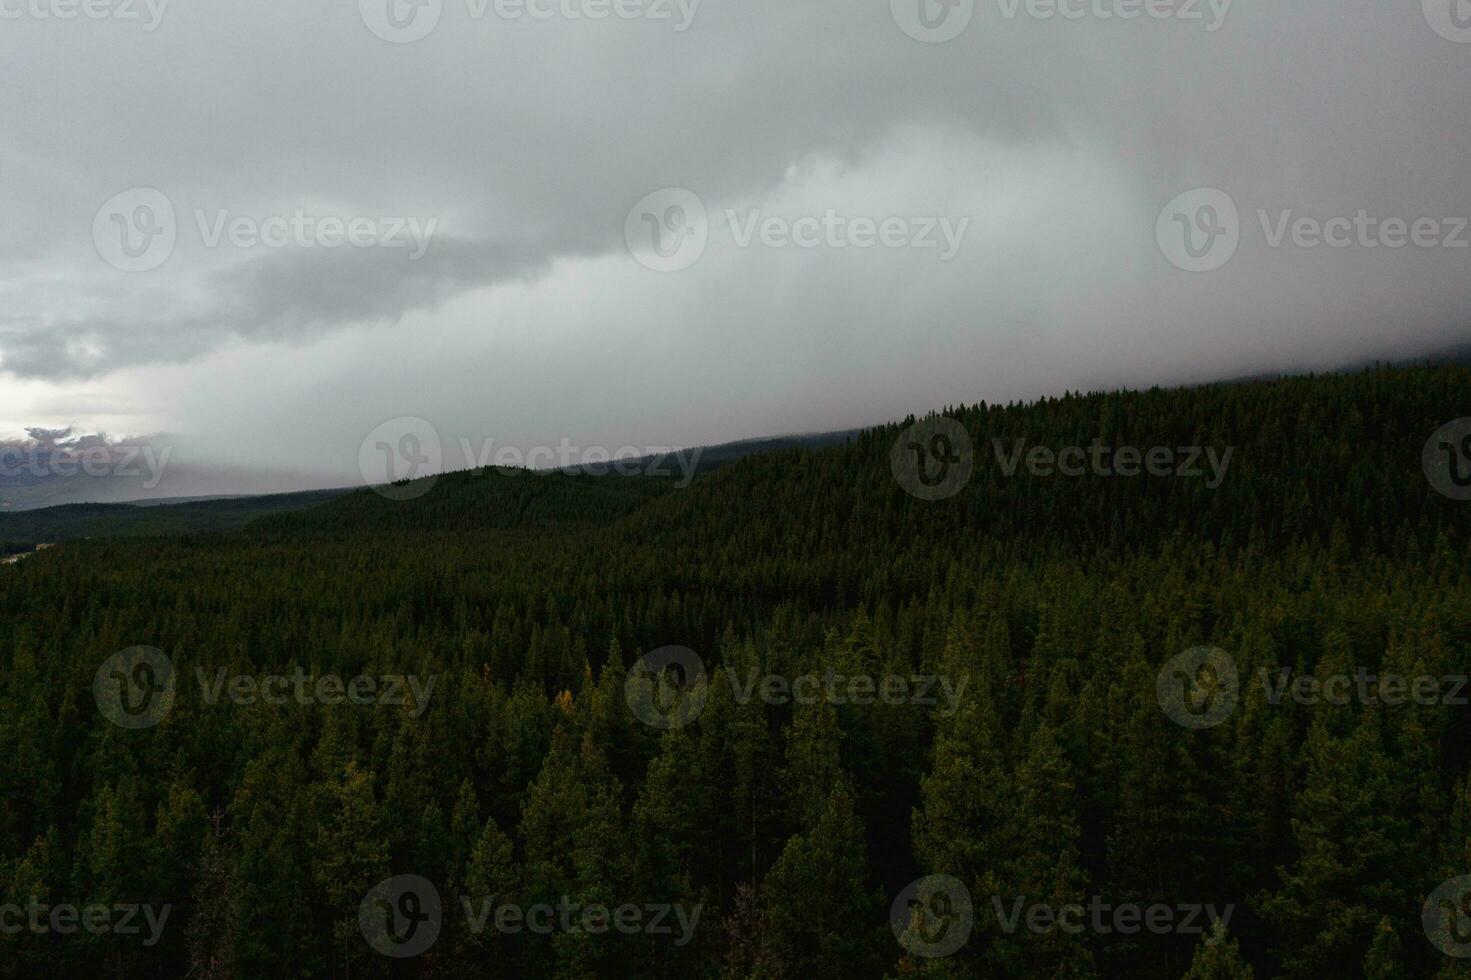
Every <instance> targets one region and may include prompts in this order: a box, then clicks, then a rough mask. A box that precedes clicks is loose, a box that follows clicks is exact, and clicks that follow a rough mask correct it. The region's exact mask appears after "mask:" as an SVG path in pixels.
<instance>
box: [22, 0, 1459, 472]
mask: <svg viewBox="0 0 1471 980" xmlns="http://www.w3.org/2000/svg"><path fill="white" fill-rule="evenodd" d="M529 2H530V4H531V7H532V8H534V10H528V9H527V7H526V5H525V4H520V3H516V2H515V0H500V2H499V3H497V2H496V0H490V2H489V4H488V5H482V4H481V3H480V2H479V0H417V3H416V2H411V0H361V2H358V0H289V2H287V0H265V2H259V3H241V2H239V0H172V2H169V3H166V4H164V3H162V0H0V436H6V435H20V434H21V433H22V432H23V431H24V430H25V429H26V428H28V427H35V426H41V427H47V428H64V427H68V426H71V427H74V428H75V430H76V431H78V432H87V433H91V432H106V433H110V434H113V435H115V436H147V435H151V434H155V433H170V434H173V435H171V437H170V438H176V439H177V440H178V446H179V449H178V453H180V454H184V455H185V456H186V458H187V460H188V462H189V463H190V464H192V465H206V464H220V465H228V466H229V467H231V468H232V472H240V471H242V470H245V471H250V470H253V471H255V472H257V473H267V472H270V473H277V472H279V473H281V474H289V476H286V475H283V476H281V477H280V488H286V487H287V486H293V485H302V484H317V485H327V484H340V483H344V482H360V481H359V479H358V476H357V474H358V473H359V472H360V469H359V456H360V449H361V448H362V446H363V442H364V439H365V438H367V437H368V436H369V434H370V433H371V432H373V431H374V430H375V429H377V428H379V427H381V426H382V425H383V424H385V423H390V420H393V419H396V418H399V417H404V416H412V417H417V418H423V419H425V420H428V421H429V422H430V423H432V425H433V426H434V429H435V431H437V433H438V435H439V437H440V438H441V439H442V442H443V446H444V453H443V455H444V458H445V465H446V467H447V468H452V469H453V468H459V465H460V463H461V446H462V440H468V441H469V442H470V443H471V444H472V445H474V446H477V447H483V446H484V445H485V444H486V443H487V441H488V440H494V441H495V444H496V445H501V444H512V445H517V446H520V447H523V448H527V447H532V446H536V445H551V446H555V445H558V444H559V443H560V442H561V441H562V440H569V441H570V442H571V443H572V444H574V445H576V446H582V447H591V446H605V447H610V448H615V449H616V448H618V447H622V446H633V447H640V448H643V447H659V446H667V445H690V444H696V443H708V442H718V441H726V440H731V439H738V438H743V437H750V436H758V435H767V434H775V433H784V432H796V431H816V430H824V429H834V428H847V427H852V426H856V425H862V424H866V423H874V422H880V421H884V420H888V419H892V418H896V417H902V416H903V415H904V414H906V413H909V412H917V413H918V412H923V411H925V410H927V409H930V408H937V407H941V406H943V405H946V404H951V403H956V402H961V401H965V402H972V401H977V400H982V399H984V400H988V401H1005V400H1011V399H1017V398H1029V397H1035V396H1038V395H1042V394H1050V393H1060V392H1061V391H1063V390H1065V389H1069V388H1074V389H1075V388H1080V387H1081V388H1095V387H1113V386H1118V385H1149V384H1155V383H1160V384H1172V383H1186V382H1192V381H1200V380H1209V379H1213V378H1219V377H1224V376H1234V375H1241V374H1246V373H1254V372H1257V371H1262V370H1274V369H1286V368H1291V369H1297V368H1303V367H1334V366H1338V365H1340V364H1342V363H1345V362H1347V361H1351V360H1353V359H1355V358H1357V357H1360V356H1385V357H1401V356H1415V355H1417V354H1420V353H1423V352H1425V351H1426V350H1428V349H1431V348H1434V347H1436V346H1439V345H1443V344H1447V343H1450V342H1453V341H1456V340H1462V339H1465V338H1467V337H1468V336H1471V332H1468V331H1467V329H1466V327H1467V324H1468V322H1471V302H1468V300H1471V275H1468V272H1471V248H1467V247H1466V245H1467V243H1468V242H1471V232H1468V231H1467V230H1466V229H1465V221H1464V219H1465V217H1466V216H1471V179H1468V178H1471V126H1468V125H1467V123H1466V120H1467V110H1468V107H1471V3H1467V2H1466V0H1424V3H1423V9H1422V4H1421V3H1418V2H1414V0H1403V2H1397V3H1384V2H1380V0H1339V2H1328V0H1304V2H1299V3H1283V2H1280V0H1273V2H1267V0H1236V2H1234V3H1231V4H1229V6H1223V3H1224V0H1215V5H1214V6H1212V5H1211V3H1210V2H1209V0H1179V3H1178V4H1174V3H1172V2H1170V0H1150V2H1149V3H1148V4H1146V3H1145V2H1144V0H1086V2H1085V0H1061V4H1062V7H1063V8H1064V9H1065V10H1067V11H1068V12H1069V13H1070V14H1072V15H1075V16H1070V17H1067V18H1064V17H1062V16H1052V17H1048V16H1043V15H1045V14H1047V13H1048V12H1049V11H1052V10H1054V9H1055V6H1052V5H1044V3H1043V0H1033V2H1032V3H1030V4H1029V3H1027V2H1024V0H1023V2H1020V3H1014V2H1013V0H949V3H950V4H952V5H950V6H947V5H946V3H943V2H942V0H892V2H891V0H780V2H778V0H703V2H701V3H698V4H695V3H693V0H529ZM600 13H601V14H606V16H604V17H601V18H600V17H597V16H596V15H598V14H600ZM73 14H74V15H75V16H69V15H73ZM1127 14H1137V15H1138V16H1133V17H1124V16H1107V15H1127ZM1462 24H1464V25H1466V26H1465V27H1464V28H1463V27H1462V26H1461V25H1462ZM421 35H422V36H421ZM951 35H954V36H951ZM670 188H680V189H683V190H682V191H679V192H674V191H670V190H668V189H670ZM1200 188H1211V189H1214V190H1215V191H1216V192H1218V193H1206V192H1203V191H1197V189H1200ZM1189 192H1195V193H1194V194H1191V193H1189ZM651 195H652V196H651ZM1179 195H1186V196H1185V197H1183V198H1180V199H1179V201H1177V202H1176V198H1177V197H1178V196H1179ZM1171 202H1176V203H1174V204H1172V203H1171ZM1361 211H1362V212H1364V213H1363V214H1362V215H1361V214H1360V212H1361ZM1233 212H1234V213H1233ZM1302 218H1308V219H1312V221H1313V222H1317V223H1318V224H1320V225H1323V226H1326V229H1325V230H1326V232H1327V234H1328V235H1329V237H1332V238H1333V241H1334V242H1335V244H1334V245H1329V244H1326V243H1321V242H1318V238H1317V237H1316V236H1315V235H1314V232H1313V228H1314V225H1313V224H1312V223H1311V222H1309V223H1302V222H1299V220H1298V219H1302ZM270 219H275V220H270ZM802 219H806V220H802ZM1332 219H1341V220H1340V221H1338V222H1336V223H1335V222H1333V220H1332ZM1421 219H1430V221H1429V222H1428V223H1427V222H1425V221H1423V220H1421ZM1396 221H1398V222H1401V223H1402V225H1403V227H1397V226H1396ZM1417 221H1419V222H1420V223H1419V225H1418V226H1417V225H1416V222H1417ZM1408 229H1416V230H1415V231H1413V232H1411V231H1408ZM1187 230H1188V231H1189V232H1190V237H1191V244H1190V248H1189V249H1187V248H1185V240H1184V236H1185V233H1186V231H1187ZM656 233H657V236H658V237H657V242H658V249H657V250H656V249H655V248H654V245H655V242H656V238H655V235H656ZM1172 234H1173V235H1174V240H1173V241H1172V240H1171V235H1172ZM1411 239H1414V240H1411ZM1315 242H1318V243H1317V244H1315ZM1345 243H1346V244H1345ZM1396 243H1399V244H1400V247H1395V246H1396ZM1233 246H1234V252H1233V251H1232V247H1233ZM1182 266H1183V268H1182ZM1192 270H1195V271H1192ZM391 425H392V423H390V427H391ZM176 458H177V454H176ZM245 482H246V483H249V489H260V488H261V485H260V484H261V481H260V480H255V481H254V482H252V481H245ZM266 482H269V481H266Z"/></svg>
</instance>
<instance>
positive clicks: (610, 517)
mask: <svg viewBox="0 0 1471 980" xmlns="http://www.w3.org/2000/svg"><path fill="white" fill-rule="evenodd" d="M671 488H672V481H671V480H668V479H661V478H658V477H621V476H612V475H609V476H601V477H599V476H586V475H570V474H565V473H534V472H532V471H529V470H511V471H502V470H497V469H483V470H467V471H462V472H458V473H446V474H444V475H442V476H439V477H437V478H434V479H431V480H423V481H416V482H412V483H401V484H396V485H394V486H392V487H386V488H382V492H380V490H379V489H363V490H356V491H353V492H352V493H349V494H347V495H346V496H341V497H338V498H337V499H334V500H331V501H329V502H327V503H325V504H322V505H321V506H317V507H312V508H309V509H304V510H297V511H296V512H295V513H278V514H275V515H272V516H269V517H264V518H262V519H261V520H259V521H257V522H255V524H253V525H252V529H253V530H255V531H259V532H261V533H283V534H297V533H331V534H357V533H372V532H388V531H414V530H419V531H426V532H428V531H433V532H438V533H455V532H460V531H472V530H475V531H484V530H506V529H511V528H522V527H530V528H549V527H553V526H557V527H588V526H596V525H602V524H608V523H610V522H612V521H614V520H616V519H618V518H620V517H623V516H625V515H627V514H629V513H631V512H633V511H634V510H636V509H637V508H638V507H640V506H641V505H642V504H644V503H645V502H646V501H648V500H650V499H652V498H655V497H658V496H660V495H662V494H664V493H667V492H668V491H669V490H670V489H671ZM396 498H404V499H396Z"/></svg>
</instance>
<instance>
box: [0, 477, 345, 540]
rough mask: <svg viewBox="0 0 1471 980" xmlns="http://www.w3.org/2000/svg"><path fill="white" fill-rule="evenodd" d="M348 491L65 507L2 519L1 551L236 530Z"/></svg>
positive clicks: (28, 512) (0, 519) (43, 509)
mask: <svg viewBox="0 0 1471 980" xmlns="http://www.w3.org/2000/svg"><path fill="white" fill-rule="evenodd" d="M346 492H347V491H345V490H312V491H308V492H305V493H282V494H272V495H269V496H264V497H231V498H225V499H216V500H194V501H188V502H184V503H162V502H149V503H146V504H144V503H140V504H64V505H62V506H60V507H46V508H42V509H40V510H28V511H21V512H19V513H14V514H0V548H3V549H5V550H8V551H28V550H30V548H31V546H33V545H35V544H38V543H42V542H57V541H72V540H76V539H78V538H92V537H137V536H149V535H174V534H191V533H197V532H207V531H233V530H235V529H237V528H241V527H244V526H245V525H246V524H248V523H249V522H250V521H252V520H254V519H255V518H257V517H260V516H262V515H264V514H273V513H278V512H280V511H288V510H299V509H301V508H304V507H312V506H315V505H317V504H321V503H324V502H326V501H328V500H332V499H333V498H335V497H339V496H341V495H342V494H343V493H346Z"/></svg>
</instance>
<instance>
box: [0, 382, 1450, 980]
mask: <svg viewBox="0 0 1471 980" xmlns="http://www.w3.org/2000/svg"><path fill="white" fill-rule="evenodd" d="M941 414H943V415H944V416H947V417H949V418H951V419H954V420H956V421H957V422H958V423H959V424H960V425H961V426H963V428H964V430H965V433H964V434H965V436H966V437H968V440H969V442H970V443H971V445H972V446H973V450H971V451H969V452H967V451H966V450H965V449H964V448H963V447H960V446H958V445H957V443H956V440H954V439H949V440H948V441H944V442H933V441H932V440H930V439H929V437H928V435H926V436H925V438H923V439H920V438H917V437H916V438H915V439H914V440H913V441H911V436H910V435H909V432H910V428H909V427H910V425H911V424H912V423H914V422H915V421H916V420H912V419H911V420H907V421H906V422H904V423H900V424H896V425H893V426H888V427H882V428H878V429H874V430H870V431H867V432H864V433H861V434H856V435H854V436H853V437H852V439H851V440H850V441H849V442H847V443H846V444H845V445H841V446H834V447H829V448H823V449H819V450H816V451H809V450H790V451H782V452H773V453H768V454H760V455H756V456H751V457H748V458H744V459H741V460H739V461H736V462H733V463H730V464H729V465H726V466H723V467H721V468H719V469H718V470H716V471H714V472H711V473H708V474H706V475H703V476H701V477H699V478H698V479H696V480H695V481H694V482H693V484H691V485H690V486H689V487H687V488H677V487H675V486H674V485H673V481H661V480H658V479H655V478H649V477H618V476H606V477H591V476H570V475H561V474H559V475H554V476H543V475H533V474H525V473H522V474H515V473H512V474H502V473H496V472H494V471H482V472H475V473H462V474H455V475H451V476H446V477H442V478H440V479H439V480H438V481H437V482H436V483H435V485H434V486H433V487H432V488H430V489H429V490H428V492H427V493H424V494H423V495H421V496H417V497H415V499H409V500H395V499H389V497H387V496H383V495H380V494H376V493H373V492H370V491H363V492H359V493H356V494H352V495H349V496H346V497H342V498H339V499H336V500H333V501H330V502H328V503H325V504H322V505H320V506H317V507H314V508H311V509H309V510H305V511H299V512H295V513H291V514H280V515H274V516H271V517H268V518H265V519H262V520H259V521H256V522H255V523H253V524H251V525H249V526H248V527H246V528H244V529H243V530H239V531H234V532H230V533H219V534H207V535H192V536H178V537H163V538H149V539H137V540H134V539H128V538H115V539H106V540H100V539H99V540H85V541H72V542H69V543H68V544H66V545H65V546H64V547H61V548H57V549H52V550H50V551H46V552H42V553H40V554H37V555H35V556H33V557H31V558H29V559H27V560H26V561H24V562H21V563H19V564H17V565H13V566H4V567H0V677H3V678H4V679H5V683H4V685H3V686H0V890H3V895H0V907H7V906H14V907H16V908H18V909H21V910H23V915H24V916H25V917H26V920H27V923H29V921H30V919H32V918H34V917H35V916H39V920H38V921H41V922H42V923H43V924H47V923H50V924H51V925H50V926H49V927H48V928H45V929H38V928H35V927H33V926H31V925H29V924H26V926H25V927H24V928H17V929H14V930H11V929H10V928H9V926H10V925H11V924H12V922H11V921H10V920H8V919H5V918H4V917H0V976H16V977H21V976H27V977H28V976H63V975H77V976H87V975H98V976H119V977H159V976H186V975H188V976H197V977H264V976H270V977H294V976H311V977H333V978H339V977H340V978H346V977H355V978H356V977H387V976H398V977H408V976H424V977H460V976H505V977H520V976H527V977H559V978H583V977H588V978H590V977H650V978H661V977H668V978H676V977H678V978H685V977H711V978H717V977H721V978H726V977H728V978H746V977H760V978H840V977H841V978H850V977H851V978H869V977H882V976H890V977H907V976H908V977H927V978H950V977H957V978H958V977H974V976H981V977H1036V978H1052V977H1113V976H1127V977H1142V978H1161V980H1179V978H1182V977H1186V976H1189V977H1192V978H1207V977H1209V978H1227V977H1245V976H1250V975H1253V974H1254V975H1255V976H1257V977H1261V978H1265V977H1275V976H1284V977H1291V978H1305V980H1306V978H1318V977H1322V976H1324V975H1343V976H1351V977H1358V976H1364V977H1370V978H1376V980H1384V978H1390V977H1431V976H1443V977H1471V959H1464V958H1460V956H1459V955H1452V954H1466V953H1471V946H1468V941H1471V934H1468V927H1471V920H1468V919H1467V916H1468V915H1471V912H1468V909H1471V903H1468V902H1467V901H1466V896H1467V895H1471V884H1468V883H1463V884H1462V885H1461V886H1455V885H1454V881H1455V879H1458V878H1460V876H1465V875H1471V782H1468V778H1467V777H1468V770H1471V710H1468V708H1467V707H1466V706H1465V697H1467V696H1471V689H1468V690H1465V691H1461V690H1460V687H1459V686H1457V684H1456V680H1457V678H1462V676H1463V675H1464V674H1466V673H1468V672H1471V663H1468V661H1471V658H1468V650H1471V502H1467V501H1463V500H1458V499H1454V496H1453V495H1449V494H1447V493H1445V492H1442V489H1440V488H1438V486H1437V483H1436V480H1435V479H1433V478H1428V476H1427V470H1426V467H1425V465H1423V461H1422V451H1423V450H1424V449H1425V447H1426V444H1427V440H1428V439H1430V438H1431V436H1432V433H1436V432H1437V430H1440V429H1441V428H1442V427H1443V426H1446V425H1447V423H1451V422H1452V421H1453V420H1456V419H1459V418H1463V417H1465V416H1468V415H1471V368H1466V367H1459V366H1443V367H1434V368H1393V369H1389V368H1382V369H1373V370H1367V371H1363V372H1360V373H1356V374H1352V375H1346V376H1329V377H1317V378H1293V379H1286V380H1281V381H1270V382H1253V383H1249V384H1235V385H1216V386H1206V387H1200V388H1190V389H1180V390H1151V391H1147V392H1124V393H1110V394H1090V395H1069V396H1067V397H1063V398H1055V399H1047V400H1044V401H1041V402H1038V403H1034V404H1027V405H1005V406H1000V405H989V406H988V405H966V406H956V407H951V408H947V409H945V410H944V411H943V412H942V413H941ZM931 424H935V423H931ZM940 431H943V425H941V430H940ZM1095 445H1096V446H1097V447H1100V448H1099V449H1098V450H1096V451H1095V449H1094V447H1095ZM1036 447H1043V448H1044V450H1045V451H1044V452H1042V453H1040V454H1035V455H1031V456H1030V457H1029V454H1031V453H1032V450H1033V449H1034V448H1036ZM1068 447H1078V449H1079V452H1077V453H1073V454H1071V457H1069V454H1068V453H1067V452H1066V450H1067V448H1068ZM1124 447H1130V448H1132V449H1137V450H1139V455H1140V457H1141V459H1148V458H1149V452H1150V451H1151V450H1152V449H1156V448H1158V449H1161V450H1163V449H1168V450H1169V456H1170V461H1171V462H1170V464H1169V466H1168V467H1165V466H1163V464H1162V465H1161V467H1160V468H1159V469H1158V472H1157V473H1151V472H1150V471H1149V468H1148V466H1147V465H1146V464H1143V463H1136V465H1135V466H1134V467H1133V469H1135V470H1136V475H1124V474H1125V473H1126V472H1127V471H1128V470H1129V469H1130V467H1129V466H1128V465H1127V463H1125V460H1126V459H1127V457H1126V456H1121V455H1119V454H1118V450H1119V449H1120V448H1124ZM1104 448H1106V449H1108V450H1109V452H1110V453H1111V454H1112V455H1110V456H1107V457H1105V455H1104V454H1103V452H1102V450H1103V449H1104ZM1453 449H1454V447H1453ZM911 450H913V451H916V452H918V453H919V455H920V457H921V463H922V465H921V470H922V472H923V470H924V466H925V465H928V464H929V463H932V462H934V460H931V459H928V458H927V457H926V456H925V454H926V453H928V452H931V451H932V450H934V451H935V452H937V453H940V452H943V454H947V455H946V461H947V462H950V461H952V460H951V457H950V456H949V455H948V454H950V453H952V452H953V453H954V454H955V455H954V458H953V461H960V460H962V458H963V460H964V463H965V466H966V468H967V469H969V470H971V472H970V475H969V479H968V480H966V481H964V483H963V486H959V487H953V488H952V489H955V490H956V491H957V492H955V493H954V494H953V495H952V496H949V497H948V499H942V500H925V499H921V497H923V496H925V495H926V493H925V490H924V489H921V490H920V491H919V492H917V493H916V492H911V491H912V490H914V487H913V486H907V484H906V480H905V478H904V477H903V475H902V473H903V466H902V465H901V463H900V462H899V461H900V460H902V459H903V458H905V455H906V453H908V452H910V451H911ZM1187 450H1190V451H1187ZM1049 454H1050V455H1051V457H1052V458H1053V459H1054V461H1061V460H1064V459H1067V458H1072V459H1074V460H1077V459H1085V458H1086V460H1087V462H1086V463H1083V464H1080V472H1081V475H1068V474H1067V472H1065V471H1064V469H1062V468H1059V467H1058V466H1057V465H1052V466H1049V465H1047V457H1048V455H1049ZM1029 458H1030V459H1031V460H1032V462H1028V459H1029ZM1105 458H1107V459H1109V460H1110V462H1108V463H1107V464H1106V467H1107V471H1106V472H1105V470H1104V468H1102V467H1101V464H1100V462H1099V461H1101V460H1104V459H1105ZM1160 458H1161V459H1163V456H1161V457H1160ZM956 465H959V463H958V462H957V463H956ZM1064 465H1066V464H1064ZM1008 469H1011V472H1010V473H1008V472H1007V471H1008ZM1166 470H1168V475H1165V472H1166ZM923 486H925V487H928V486H929V483H925V484H923ZM390 496H391V495H390ZM672 647H677V648H685V649H684V650H683V651H680V650H676V651H672V652H671V650H670V648H672ZM1202 650H1205V651H1210V652H1209V653H1204V652H1200V653H1197V651H1202ZM648 654H655V656H654V657H653V658H652V659H651V660H648V661H645V663H646V664H652V665H653V666H654V667H658V666H662V665H664V664H665V663H666V661H668V660H671V659H672V660H674V661H676V662H678V663H679V664H680V666H681V668H682V669H681V670H679V671H674V670H670V671H667V672H664V673H663V674H659V673H658V671H657V670H653V669H644V668H641V667H636V664H639V662H640V658H644V657H645V656H646V655H648ZM692 656H693V657H697V658H698V667H696V661H693V660H692V659H691V657H692ZM701 674H703V676H704V677H705V678H706V682H705V683H704V684H698V683H693V681H694V679H696V678H698V677H699V676H700V675H701ZM277 676H280V677H284V678H285V680H283V681H280V682H277V681H273V680H270V678H272V677H277ZM363 678H367V679H370V680H359V679H363ZM1341 678H1349V679H1350V680H1351V681H1352V683H1349V684H1341V683H1338V682H1337V681H1336V679H1341ZM1365 678H1368V679H1367V680H1366V679H1365ZM1420 679H1430V680H1431V681H1433V684H1434V692H1433V694H1432V693H1430V689H1429V687H1426V686H1425V685H1423V684H1419V680H1420ZM1400 682H1403V683H1404V686H1405V687H1406V689H1407V690H1409V691H1411V692H1415V691H1419V692H1420V693H1422V694H1424V695H1425V696H1404V694H1403V692H1401V696H1395V691H1396V689H1397V688H1398V687H1399V685H1400ZM1417 685H1418V686H1417ZM1421 688H1424V690H1421ZM344 691H348V692H352V694H353V696H351V697H349V696H348V695H347V694H345V693H344ZM1284 691H1285V692H1286V693H1283V692H1284ZM803 692H806V695H807V696H803ZM1340 694H1344V696H1342V697H1340V696H1339V695H1340ZM408 876H413V877H412V878H411V877H408ZM1468 881H1471V879H1468ZM1448 887H1449V889H1450V890H1447V888H1448ZM1457 887H1461V888H1462V889H1463V890H1461V891H1457V890H1456V888H1457ZM32 906H34V907H35V908H37V909H41V910H42V911H40V912H36V913H35V914H34V916H33V913H32V911H25V910H27V909H30V908H31V907H32ZM68 906H69V907H75V908H77V909H81V910H83V912H84V913H85V910H86V909H88V908H89V907H105V908H106V910H107V916H106V917H105V918H106V922H105V923H104V924H109V923H110V924H111V926H112V928H102V927H100V926H99V927H98V928H95V929H88V928H78V927H76V923H75V920H73V921H72V926H73V928H71V929H70V930H68V929H66V928H65V925H66V922H67V920H66V919H65V917H64V916H65V914H64V913H63V918H62V919H61V921H60V923H57V922H56V920H55V917H54V916H52V917H51V918H47V916H48V915H49V914H50V910H54V909H56V908H59V907H68ZM119 908H133V909H134V910H135V912H136V916H135V917H134V918H130V919H129V921H130V922H131V924H132V926H135V927H137V929H136V931H134V932H130V931H129V930H128V929H126V928H121V925H122V918H123V916H124V915H125V914H126V913H122V912H117V911H116V910H117V909H119ZM139 908H141V909H142V911H137V910H138V909H139ZM1157 908H1163V909H1165V910H1166V911H1167V912H1168V913H1169V916H1168V917H1167V916H1166V915H1165V912H1156V911H1154V909H1157ZM542 909H547V910H549V911H548V912H547V913H542V912H541V911H540V910H542ZM599 909H601V910H603V911H601V912H599V911H598V910H599ZM1073 909H1080V910H1081V911H1079V912H1072V911H1070V910H1073ZM1427 909H1428V910H1429V912H1430V914H1429V917H1428V918H1426V917H1424V916H1423V915H1422V913H1425V912H1426V911H1427ZM630 910H631V911H630ZM97 914H98V916H99V917H100V919H101V918H103V916H102V913H97ZM896 916H897V921H896ZM84 917H85V916H84ZM1166 918H1168V920H1169V921H1168V922H1166ZM14 921H15V922H16V923H19V922H20V921H21V915H20V914H17V915H16V916H15V917H14ZM1212 923H1218V925H1215V926H1213V925H1212ZM543 925H545V926H546V928H542V926H543ZM1075 925H1076V926H1077V928H1074V927H1073V926H1075Z"/></svg>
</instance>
